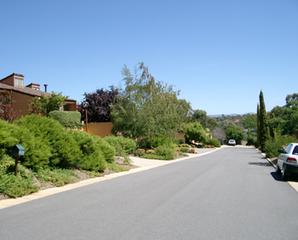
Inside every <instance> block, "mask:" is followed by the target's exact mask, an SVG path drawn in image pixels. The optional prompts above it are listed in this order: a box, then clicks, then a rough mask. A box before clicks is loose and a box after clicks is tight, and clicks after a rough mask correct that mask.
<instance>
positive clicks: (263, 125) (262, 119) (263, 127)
mask: <svg viewBox="0 0 298 240" xmlns="http://www.w3.org/2000/svg"><path fill="white" fill-rule="evenodd" d="M259 100H260V103H259V104H260V112H259V129H260V130H259V134H260V141H259V143H260V148H261V151H262V152H264V150H265V143H266V140H267V139H268V124H267V113H266V107H265V101H264V96H263V92H262V91H260V95H259Z"/></svg>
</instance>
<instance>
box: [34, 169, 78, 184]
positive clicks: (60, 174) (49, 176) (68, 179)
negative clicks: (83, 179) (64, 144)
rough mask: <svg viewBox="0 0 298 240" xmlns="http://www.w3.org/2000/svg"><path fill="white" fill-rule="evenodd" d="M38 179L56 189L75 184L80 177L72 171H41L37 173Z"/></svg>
mask: <svg viewBox="0 0 298 240" xmlns="http://www.w3.org/2000/svg"><path fill="white" fill-rule="evenodd" d="M36 177H37V178H39V179H41V180H42V181H44V182H50V183H52V184H53V185H54V186H56V187H60V186H63V185H65V184H68V183H73V182H75V181H77V180H78V177H77V176H76V175H75V173H74V172H73V171H72V170H70V169H61V168H57V169H49V168H46V169H40V170H38V171H37V173H36Z"/></svg>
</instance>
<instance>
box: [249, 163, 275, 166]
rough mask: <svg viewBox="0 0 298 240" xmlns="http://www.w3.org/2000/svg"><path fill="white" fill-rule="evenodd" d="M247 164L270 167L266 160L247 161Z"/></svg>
mask: <svg viewBox="0 0 298 240" xmlns="http://www.w3.org/2000/svg"><path fill="white" fill-rule="evenodd" d="M248 164H249V165H255V166H260V167H271V164H270V163H268V162H249V163H248Z"/></svg>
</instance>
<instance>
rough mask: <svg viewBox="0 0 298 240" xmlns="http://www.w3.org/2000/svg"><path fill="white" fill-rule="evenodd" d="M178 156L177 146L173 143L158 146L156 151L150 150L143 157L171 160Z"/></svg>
mask: <svg viewBox="0 0 298 240" xmlns="http://www.w3.org/2000/svg"><path fill="white" fill-rule="evenodd" d="M176 154H177V151H176V145H175V144H173V143H172V144H164V145H161V146H158V147H157V148H155V149H154V150H148V151H147V152H146V153H145V154H144V155H143V157H145V158H149V159H159V160H171V159H174V158H175V157H176Z"/></svg>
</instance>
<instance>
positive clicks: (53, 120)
mask: <svg viewBox="0 0 298 240" xmlns="http://www.w3.org/2000/svg"><path fill="white" fill-rule="evenodd" d="M122 74H123V81H124V87H123V89H116V88H114V87H111V88H110V89H109V90H104V89H98V90H96V91H95V92H93V93H85V94H84V96H85V98H84V100H83V101H82V103H81V105H80V109H79V110H80V112H81V114H80V113H79V112H64V111H61V109H62V108H63V103H64V100H65V99H66V98H65V97H64V96H62V95H61V94H57V93H52V94H51V95H46V96H42V97H40V98H36V99H34V101H33V103H32V106H31V110H32V113H33V114H32V115H27V116H24V117H22V118H20V119H18V120H16V121H14V122H7V121H3V120H0V198H1V194H2V197H3V195H4V196H8V197H19V196H23V195H26V194H29V193H32V192H36V191H38V190H39V189H43V188H47V187H51V186H62V185H64V184H68V183H73V182H76V181H79V180H81V179H84V178H88V177H93V176H101V175H103V174H106V173H110V172H118V171H125V170H128V169H129V168H130V167H131V166H130V164H129V155H130V154H134V155H136V156H140V157H143V158H149V159H160V160H172V159H175V158H177V157H180V156H184V155H185V154H187V153H195V147H219V146H220V144H221V143H220V141H219V140H218V139H217V138H216V137H214V136H213V134H212V130H213V129H214V128H216V127H218V123H217V122H216V121H215V120H214V119H213V118H210V117H208V116H207V113H206V112H205V111H203V110H200V109H197V110H193V109H192V108H191V106H190V104H189V103H188V102H187V101H186V100H185V99H181V98H179V91H176V90H174V88H173V87H172V86H170V85H167V84H165V83H163V82H160V81H157V80H156V79H155V78H154V77H153V76H152V75H151V73H150V72H149V70H148V68H147V67H146V66H145V65H144V64H143V63H141V64H139V65H138V66H137V68H136V70H135V71H134V73H133V74H132V72H131V71H130V70H129V69H128V68H127V67H126V66H125V67H124V68H123V71H122ZM86 119H88V121H89V122H90V121H91V122H107V121H112V123H113V133H114V136H107V137H104V138H100V137H96V136H91V135H89V134H87V133H85V132H82V131H80V128H81V126H82V125H81V121H82V120H86ZM16 144H21V145H23V146H24V148H25V155H24V156H23V157H21V159H20V164H19V171H18V174H17V175H15V159H14V156H13V154H12V152H11V149H12V148H13V147H14V146H15V145H16Z"/></svg>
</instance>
